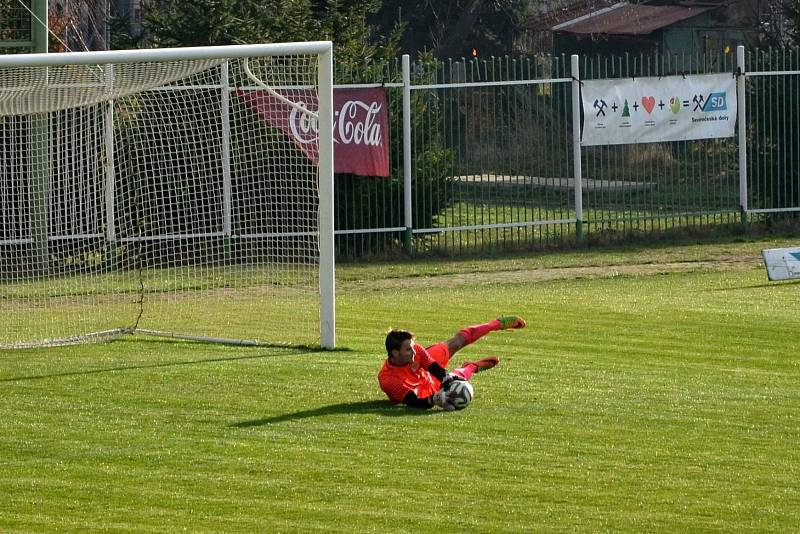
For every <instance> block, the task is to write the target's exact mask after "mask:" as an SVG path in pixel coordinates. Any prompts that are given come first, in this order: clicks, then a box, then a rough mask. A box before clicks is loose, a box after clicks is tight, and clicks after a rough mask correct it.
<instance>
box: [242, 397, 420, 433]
mask: <svg viewBox="0 0 800 534" xmlns="http://www.w3.org/2000/svg"><path fill="white" fill-rule="evenodd" d="M432 413H436V410H422V409H415V408H407V407H405V406H401V405H397V404H392V403H391V402H389V401H388V400H371V401H361V402H342V403H339V404H330V405H328V406H320V407H319V408H312V409H310V410H301V411H299V412H292V413H286V414H283V415H276V416H274V417H264V418H263V419H251V420H249V421H240V422H238V423H233V424H232V425H230V426H232V427H235V428H250V427H254V426H264V425H271V424H275V423H284V422H286V421H298V420H300V419H308V418H311V417H324V416H326V415H339V414H350V415H353V414H356V415H360V414H378V415H385V416H388V417H405V416H414V415H426V414H432Z"/></svg>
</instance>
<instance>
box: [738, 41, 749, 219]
mask: <svg viewBox="0 0 800 534" xmlns="http://www.w3.org/2000/svg"><path fill="white" fill-rule="evenodd" d="M736 66H737V77H736V99H737V114H738V117H737V120H738V121H739V209H740V210H741V217H742V230H743V231H745V232H746V231H747V113H746V109H745V102H746V98H745V64H744V46H741V45H740V46H737V47H736Z"/></svg>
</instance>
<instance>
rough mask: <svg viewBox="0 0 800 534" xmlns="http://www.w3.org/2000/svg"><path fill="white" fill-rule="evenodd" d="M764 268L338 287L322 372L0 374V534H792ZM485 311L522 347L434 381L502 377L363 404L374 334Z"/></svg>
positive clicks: (630, 255) (444, 264) (781, 292)
mask: <svg viewBox="0 0 800 534" xmlns="http://www.w3.org/2000/svg"><path fill="white" fill-rule="evenodd" d="M780 244H782V243H777V242H748V243H741V244H731V243H720V244H717V245H709V246H685V247H665V248H661V249H654V250H644V249H635V248H631V249H626V250H622V249H615V250H609V251H595V252H589V253H566V254H554V255H536V256H523V255H519V256H511V257H506V258H498V259H469V260H462V261H455V260H444V261H439V262H436V261H432V260H427V261H419V262H413V263H403V264H378V265H374V266H363V265H353V266H347V265H344V266H340V269H339V277H340V289H339V295H338V309H337V312H338V323H339V343H340V345H341V346H343V347H345V348H346V349H347V350H343V351H335V352H328V353H322V352H313V351H306V350H300V349H290V348H285V349H279V348H233V347H221V346H212V345H205V344H196V343H183V342H169V341H155V340H146V339H144V340H137V339H133V340H125V341H118V342H114V343H110V344H100V345H89V346H80V347H65V348H58V349H36V350H28V351H5V352H0V384H2V395H0V458H2V460H0V462H2V464H3V469H2V470H1V471H0V494H2V495H3V499H0V531H4V532H9V531H10V532H14V531H26V532H27V531H74V532H91V531H100V530H109V531H116V532H171V531H177V530H181V529H185V530H189V531H216V532H313V531H333V532H360V531H364V532H413V531H419V532H437V531H457V530H466V531H475V532H520V531H562V532H585V531H628V532H641V531H687V530H690V531H708V530H714V531H724V532H735V531H743V530H754V531H775V532H786V531H792V530H794V529H796V528H797V525H798V524H800V486H798V483H797V480H798V479H800V448H798V447H797V443H798V441H799V440H800V418H798V413H800V357H798V349H800V341H798V339H799V338H798V336H797V332H798V331H800V315H798V314H797V308H798V304H800V296H798V295H799V294H798V285H797V283H791V282H790V283H769V282H767V280H766V275H765V273H764V270H763V268H762V267H760V266H759V265H758V251H759V250H760V249H761V248H765V246H773V245H776V246H778V245H780ZM729 257H737V258H740V259H742V258H743V260H742V261H739V262H737V263H730V264H726V263H725V261H726V260H725V258H729ZM709 261H711V262H713V261H716V262H719V264H720V268H708V262H709ZM654 263H655V264H658V265H663V266H664V269H662V270H660V271H659V272H658V274H648V272H649V271H645V270H643V271H642V272H641V273H640V274H637V275H619V274H618V273H619V272H625V273H627V272H634V273H635V272H636V269H635V267H636V266H642V265H650V264H654ZM676 263H681V264H682V265H683V266H685V267H686V270H683V271H681V272H671V271H670V270H669V269H668V268H667V267H668V266H670V265H674V264H676ZM586 265H593V266H596V267H598V268H599V269H600V270H599V271H598V272H597V273H595V275H592V276H589V277H579V276H583V275H573V274H571V271H570V270H569V269H572V268H577V267H582V266H586ZM631 266H632V267H633V268H634V269H633V271H628V270H625V269H627V268H629V267H631ZM551 270H557V271H558V272H559V273H560V275H561V279H557V280H553V279H544V278H541V277H539V276H538V275H539V274H541V273H542V272H544V271H551ZM499 273H511V275H508V276H506V275H504V276H502V277H500V276H498V274H499ZM496 279H499V280H502V282H496V281H495V280H496ZM229 311H230V310H224V311H221V312H220V314H224V313H228V312H229ZM503 312H519V313H521V314H523V315H524V316H525V317H526V318H527V319H528V323H529V328H528V329H526V330H523V331H517V332H498V333H493V334H490V335H489V336H487V337H486V338H484V339H482V340H480V341H479V342H478V343H477V344H475V345H473V346H470V347H468V348H467V349H465V350H464V351H463V353H460V354H459V355H458V356H457V357H456V360H457V361H458V362H460V361H462V360H463V359H466V358H470V357H475V356H481V355H486V354H496V355H499V356H501V358H502V359H503V361H502V363H501V365H500V366H499V367H497V368H496V369H494V370H492V371H490V372H487V373H484V374H481V375H479V376H476V377H475V378H474V380H473V383H474V385H475V389H476V398H475V401H474V403H473V405H472V406H470V407H469V408H468V409H467V410H465V411H463V412H457V413H442V412H439V411H429V412H418V411H409V410H406V409H404V408H401V407H393V406H391V405H389V404H388V403H387V402H386V401H384V400H383V397H382V394H381V392H380V391H379V389H378V386H377V381H376V373H377V370H378V368H379V366H380V364H381V362H382V356H381V352H382V350H381V348H382V336H383V333H384V332H385V329H386V328H387V327H388V326H395V327H404V328H409V329H412V330H413V331H415V332H416V333H417V334H418V336H419V338H420V341H421V342H423V343H428V342H430V343H432V342H435V341H438V340H440V339H443V338H445V337H448V336H449V335H451V334H452V333H453V332H454V331H455V330H456V329H457V328H458V327H460V326H462V325H465V324H472V323H476V322H481V321H484V320H486V319H490V318H492V317H494V316H496V315H497V314H499V313H503ZM286 328H292V325H287V326H286Z"/></svg>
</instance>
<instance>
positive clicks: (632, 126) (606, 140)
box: [581, 73, 736, 146]
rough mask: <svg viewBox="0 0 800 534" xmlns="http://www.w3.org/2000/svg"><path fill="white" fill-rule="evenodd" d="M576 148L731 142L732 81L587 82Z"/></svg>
mask: <svg viewBox="0 0 800 534" xmlns="http://www.w3.org/2000/svg"><path fill="white" fill-rule="evenodd" d="M581 94H582V97H581V100H582V103H583V135H582V137H581V145H583V146H594V145H621V144H628V143H658V142H662V141H686V140H689V139H709V138H713V137H732V136H733V135H734V130H735V125H736V78H734V77H733V76H732V75H731V74H730V73H728V74H698V75H694V76H667V77H663V78H635V79H629V78H626V79H615V80H586V81H584V82H583V83H582V85H581Z"/></svg>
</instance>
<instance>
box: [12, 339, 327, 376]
mask: <svg viewBox="0 0 800 534" xmlns="http://www.w3.org/2000/svg"><path fill="white" fill-rule="evenodd" d="M284 349H285V347H284ZM316 352H319V350H309V349H290V350H283V351H281V352H280V353H272V354H256V355H251V356H228V357H225V358H198V359H195V360H183V361H178V362H164V363H152V364H146V365H122V366H119V367H104V368H102V369H89V370H87V371H65V372H62V373H48V374H41V375H28V376H17V377H11V378H0V383H3V382H23V381H26V380H42V379H44V378H60V377H66V376H82V375H94V374H100V373H116V372H120V371H133V370H138V369H157V368H159V367H178V366H181V365H197V364H205V363H218V362H233V361H238V360H257V359H261V358H278V357H285V356H299V355H303V354H313V353H316Z"/></svg>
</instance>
